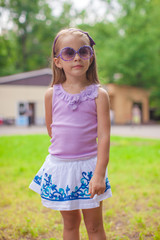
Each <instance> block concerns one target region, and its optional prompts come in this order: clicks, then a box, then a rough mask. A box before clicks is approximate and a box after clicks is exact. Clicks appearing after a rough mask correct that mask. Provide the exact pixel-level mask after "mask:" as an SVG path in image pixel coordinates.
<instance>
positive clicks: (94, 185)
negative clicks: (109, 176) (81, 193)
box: [89, 174, 106, 198]
mask: <svg viewBox="0 0 160 240" xmlns="http://www.w3.org/2000/svg"><path fill="white" fill-rule="evenodd" d="M105 189H106V184H105V179H104V177H102V176H100V175H96V174H94V175H93V177H92V178H91V181H90V183H89V194H91V196H90V197H91V198H93V197H94V196H95V194H97V195H100V194H102V193H104V191H105Z"/></svg>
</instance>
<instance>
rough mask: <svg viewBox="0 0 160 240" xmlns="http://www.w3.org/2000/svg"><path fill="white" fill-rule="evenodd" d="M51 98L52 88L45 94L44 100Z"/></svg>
mask: <svg viewBox="0 0 160 240" xmlns="http://www.w3.org/2000/svg"><path fill="white" fill-rule="evenodd" d="M52 96H53V87H49V88H48V89H47V90H46V92H45V100H49V99H52Z"/></svg>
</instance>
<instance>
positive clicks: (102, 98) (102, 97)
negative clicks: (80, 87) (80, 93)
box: [96, 85, 109, 104]
mask: <svg viewBox="0 0 160 240" xmlns="http://www.w3.org/2000/svg"><path fill="white" fill-rule="evenodd" d="M96 102H97V103H100V104H102V102H103V103H104V104H106V103H108V102H109V94H108V92H107V90H106V89H104V88H103V87H102V86H101V85H99V88H98V97H97V99H96Z"/></svg>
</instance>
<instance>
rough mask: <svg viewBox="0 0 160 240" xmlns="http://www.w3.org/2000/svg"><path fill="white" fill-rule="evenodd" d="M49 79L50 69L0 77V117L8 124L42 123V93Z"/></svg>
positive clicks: (43, 113)
mask: <svg viewBox="0 0 160 240" xmlns="http://www.w3.org/2000/svg"><path fill="white" fill-rule="evenodd" d="M51 79H52V71H51V69H41V70H37V71H31V72H26V73H20V74H14V75H10V76H6V77H0V118H1V119H3V121H4V122H5V123H8V124H10V123H15V124H17V125H29V124H36V125H43V124H44V123H45V119H44V116H45V112H44V94H45V91H46V89H47V88H48V86H49V85H50V83H51Z"/></svg>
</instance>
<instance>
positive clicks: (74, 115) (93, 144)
mask: <svg viewBox="0 0 160 240" xmlns="http://www.w3.org/2000/svg"><path fill="white" fill-rule="evenodd" d="M98 88H99V85H97V84H92V85H90V86H87V87H86V88H85V90H83V91H81V92H80V93H78V94H70V93H68V92H66V91H65V90H64V89H63V87H62V85H61V84H56V85H54V87H53V99H52V124H51V129H52V139H51V146H50V147H49V153H50V154H52V155H54V156H57V157H59V158H65V159H76V158H85V157H90V156H94V155H96V154H97V141H96V138H97V111H96V103H95V98H96V97H97V96H98Z"/></svg>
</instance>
